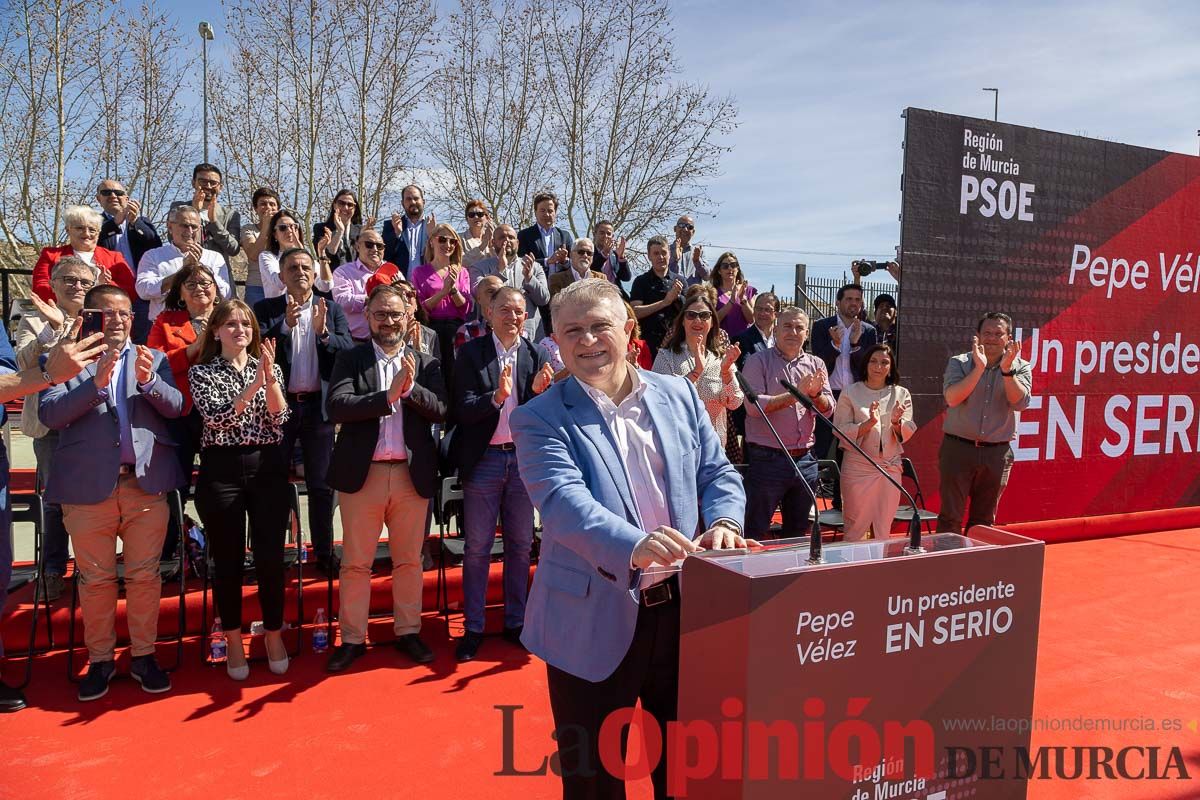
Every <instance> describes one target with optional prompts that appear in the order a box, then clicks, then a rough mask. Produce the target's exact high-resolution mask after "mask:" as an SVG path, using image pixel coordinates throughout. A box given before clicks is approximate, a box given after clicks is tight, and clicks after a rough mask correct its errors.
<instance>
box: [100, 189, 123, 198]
mask: <svg viewBox="0 0 1200 800" xmlns="http://www.w3.org/2000/svg"><path fill="white" fill-rule="evenodd" d="M100 196H101V197H124V196H125V190H124V189H101V190H100Z"/></svg>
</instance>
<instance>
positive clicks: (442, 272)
mask: <svg viewBox="0 0 1200 800" xmlns="http://www.w3.org/2000/svg"><path fill="white" fill-rule="evenodd" d="M409 280H410V282H411V283H412V285H413V286H414V287H415V288H416V290H417V302H419V303H420V304H421V306H422V308H424V309H425V313H426V314H428V315H429V327H431V328H433V330H434V331H435V332H436V333H437V335H438V347H439V349H440V350H441V353H442V375H443V377H445V378H446V385H447V387H448V386H449V385H450V383H449V381H450V376H451V375H452V374H453V367H454V334H455V332H456V331H458V328H459V326H460V325H462V324H463V323H464V322H466V321H467V320H468V319H470V317H471V274H470V272H469V271H468V270H467V268H466V267H465V266H463V243H462V239H460V238H459V236H458V232H457V231H455V230H454V228H453V227H451V226H450V225H447V224H446V223H444V222H441V223H438V224H437V225H435V226H434V227H433V229H432V230H431V231H429V240H428V242H427V243H426V245H425V263H424V264H421V265H420V266H418V267H415V268H414V269H413V271H412V274H411V275H409Z"/></svg>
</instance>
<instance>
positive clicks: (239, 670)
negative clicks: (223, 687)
mask: <svg viewBox="0 0 1200 800" xmlns="http://www.w3.org/2000/svg"><path fill="white" fill-rule="evenodd" d="M225 674H226V675H228V676H229V677H230V678H232V679H233V680H235V681H244V680H246V678H249V677H250V662H249V661H247V662H246V663H245V664H242V665H241V666H240V667H235V666H234V665H233V662H232V661H230V660H228V659H226V660H225Z"/></svg>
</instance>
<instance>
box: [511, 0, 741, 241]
mask: <svg viewBox="0 0 1200 800" xmlns="http://www.w3.org/2000/svg"><path fill="white" fill-rule="evenodd" d="M531 2H532V8H533V19H534V20H535V22H536V24H537V28H538V36H537V41H538V42H539V44H540V51H541V52H542V53H543V54H544V57H545V65H546V70H547V73H548V74H549V77H550V78H551V80H552V81H553V82H554V86H555V90H554V91H552V92H548V93H546V95H545V97H544V98H543V101H544V102H545V103H546V104H547V105H548V106H549V112H550V113H549V124H550V132H551V136H550V141H551V142H552V143H553V144H554V147H555V149H556V154H555V155H556V158H555V164H556V166H557V167H560V169H559V170H556V171H555V172H554V173H552V174H561V175H562V176H563V180H564V181H565V186H564V187H562V190H561V191H560V197H561V203H562V206H563V211H564V212H565V213H563V214H562V215H561V216H560V218H562V219H565V220H568V221H569V223H570V224H571V226H572V228H575V227H576V226H578V227H579V228H580V229H581V230H590V229H591V226H592V225H593V224H595V223H596V222H598V221H599V220H600V219H609V220H611V221H612V222H614V223H615V224H616V226H617V228H618V229H619V230H620V231H622V232H623V233H624V234H625V235H626V236H629V237H640V236H642V235H644V234H646V233H648V232H652V231H654V230H656V229H658V228H659V227H660V226H661V225H662V224H663V223H664V222H665V221H666V220H668V219H669V218H670V217H672V216H675V215H676V214H678V213H680V212H683V211H687V212H697V211H702V210H704V209H706V208H708V207H710V206H711V201H710V200H709V199H708V197H707V194H706V182H707V180H708V179H710V178H711V177H713V176H714V175H716V174H717V173H718V169H719V166H720V159H721V156H722V155H723V154H724V153H725V152H726V151H727V150H728V149H729V148H728V147H726V146H724V145H723V144H722V143H721V142H722V138H723V137H724V136H725V135H726V134H728V133H729V132H731V131H732V130H733V129H734V128H735V127H736V124H737V109H736V107H735V105H734V102H733V100H732V98H728V97H724V98H714V97H712V96H710V94H709V92H708V89H707V88H705V87H703V86H699V85H695V84H689V83H685V82H680V81H677V80H676V77H677V75H678V71H679V70H678V67H677V65H676V64H675V62H674V60H673V58H672V56H671V52H670V49H669V48H668V46H667V43H669V42H671V41H672V34H671V24H670V22H671V15H670V13H669V8H668V5H667V2H666V0H615V2H614V1H613V0H531Z"/></svg>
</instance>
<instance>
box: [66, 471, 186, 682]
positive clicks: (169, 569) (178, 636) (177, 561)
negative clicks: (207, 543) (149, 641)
mask: <svg viewBox="0 0 1200 800" xmlns="http://www.w3.org/2000/svg"><path fill="white" fill-rule="evenodd" d="M167 509H168V513H169V514H171V516H173V517H174V518H175V522H176V524H177V527H178V529H179V544H178V547H177V548H176V551H175V558H173V559H167V560H165V561H161V562H159V566H158V570H159V574H160V576H162V577H163V578H169V577H171V576H173V575H175V574H178V576H179V627H178V630H177V631H176V633H175V635H174V636H159V637H158V639H156V640H155V641H156V642H169V641H172V640H174V642H175V663H174V664H171V665H170V666H166V667H163V668H162V669H163V672H174V671H175V670H176V669H178V668H179V666H180V665H181V664H183V637H184V635H185V634H186V633H187V602H186V599H185V595H186V594H187V569H186V566H187V565H186V559H187V530H186V529H185V526H184V523H183V496H182V495H181V494H180V493H179V491H178V490H176V491H172V492H170V493H169V494H168V495H167ZM79 578H80V576H79V569H78V566H77V567H76V570H75V577H74V580H72V581H71V584H72V588H71V624H70V627H69V628H68V631H69V633H68V637H67V678H68V679H70V681H71V682H72V683H79V682H81V681H82V680H83V679H82V678H81V677H80V676H79V674H78V672H77V671H76V669H75V610H76V608H77V607H78V606H79ZM124 578H125V564H124V561H123V560H122V561H119V562H117V579H118V580H124ZM118 646H123V645H118Z"/></svg>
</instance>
